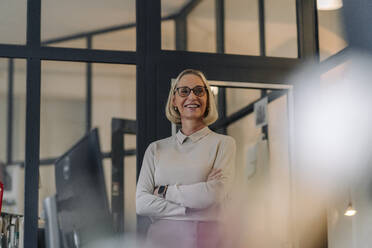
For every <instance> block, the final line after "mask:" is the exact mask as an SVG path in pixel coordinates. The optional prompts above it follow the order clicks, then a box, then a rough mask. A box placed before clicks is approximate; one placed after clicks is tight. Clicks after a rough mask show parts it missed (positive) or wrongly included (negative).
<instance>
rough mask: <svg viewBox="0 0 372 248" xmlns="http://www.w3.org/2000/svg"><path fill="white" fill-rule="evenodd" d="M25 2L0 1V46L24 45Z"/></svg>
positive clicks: (22, 0)
mask: <svg viewBox="0 0 372 248" xmlns="http://www.w3.org/2000/svg"><path fill="white" fill-rule="evenodd" d="M26 2H27V1H26V0H17V1H14V0H2V1H0V34H1V36H0V44H21V45H23V44H26V23H27V21H26V13H27V4H26Z"/></svg>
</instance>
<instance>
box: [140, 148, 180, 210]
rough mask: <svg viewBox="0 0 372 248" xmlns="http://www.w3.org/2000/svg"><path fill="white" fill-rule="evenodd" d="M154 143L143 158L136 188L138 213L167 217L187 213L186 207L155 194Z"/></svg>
mask: <svg viewBox="0 0 372 248" xmlns="http://www.w3.org/2000/svg"><path fill="white" fill-rule="evenodd" d="M154 147H155V145H154V143H152V144H150V145H149V147H148V148H147V150H146V152H145V156H144V158H143V162H142V167H141V172H140V175H139V178H138V183H137V190H136V212H137V214H138V215H144V216H151V217H167V216H175V215H185V210H186V209H185V207H182V206H180V205H179V204H176V203H172V202H169V201H167V200H165V199H163V198H161V197H158V196H155V195H154V193H153V192H154V188H155V183H154V173H155V164H154Z"/></svg>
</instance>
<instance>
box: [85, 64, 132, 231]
mask: <svg viewBox="0 0 372 248" xmlns="http://www.w3.org/2000/svg"><path fill="white" fill-rule="evenodd" d="M92 99H93V103H92V106H93V110H92V115H93V120H92V126H93V127H98V128H99V133H100V142H101V149H102V151H103V152H110V151H112V147H111V131H112V130H111V121H112V118H119V119H129V120H135V119H136V67H135V66H133V65H112V64H93V96H92ZM124 146H125V149H126V150H127V149H135V148H136V136H135V135H124ZM124 164H125V166H124V175H123V176H124V183H125V185H124V190H125V192H124V195H125V202H124V203H125V206H124V207H125V211H124V213H125V216H124V220H125V223H124V224H125V230H126V231H127V232H135V231H136V211H135V210H136V209H135V204H134V203H135V189H136V156H135V155H131V156H126V157H125V160H124ZM104 170H105V181H106V185H107V192H108V196H109V198H110V195H111V159H105V160H104Z"/></svg>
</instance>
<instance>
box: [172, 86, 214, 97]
mask: <svg viewBox="0 0 372 248" xmlns="http://www.w3.org/2000/svg"><path fill="white" fill-rule="evenodd" d="M206 90H207V87H205V86H196V87H194V88H192V89H190V88H189V87H187V86H183V87H177V88H176V89H175V91H174V93H176V91H177V92H178V95H179V96H180V97H187V96H188V95H190V93H191V91H192V92H194V95H195V96H197V97H202V96H204V95H205V92H206Z"/></svg>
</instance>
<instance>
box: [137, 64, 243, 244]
mask: <svg viewBox="0 0 372 248" xmlns="http://www.w3.org/2000/svg"><path fill="white" fill-rule="evenodd" d="M166 115H167V118H168V119H169V120H170V121H171V122H173V123H175V124H180V125H181V129H180V130H179V131H178V133H177V134H175V135H173V136H171V137H168V138H165V139H162V140H158V141H155V142H153V143H151V144H150V145H149V146H148V148H147V150H146V152H145V156H144V158H143V164H142V169H141V172H140V176H139V179H138V184H137V192H136V210H137V213H138V214H139V215H145V216H149V217H150V218H151V220H152V222H153V223H152V224H151V226H150V228H149V231H148V233H147V239H146V242H147V243H146V245H147V246H148V247H165V248H166V247H176V246H177V247H188V248H191V247H198V248H201V247H217V245H219V244H221V243H222V242H223V240H222V238H221V232H220V231H221V223H220V220H221V216H222V212H223V210H224V209H223V207H222V206H223V205H224V204H223V203H224V202H225V200H226V198H227V197H228V195H229V193H230V191H231V185H232V181H233V177H234V169H235V150H236V145H235V140H234V139H233V138H232V137H230V136H227V135H221V134H217V133H215V132H213V131H211V130H210V129H209V128H208V125H210V124H212V123H214V122H215V121H216V120H217V116H218V114H217V109H216V105H215V102H214V98H213V94H212V91H211V88H210V86H209V84H208V82H207V80H206V78H205V76H204V74H203V73H202V72H200V71H197V70H192V69H188V70H184V71H183V72H181V73H180V74H179V75H178V77H177V79H176V81H175V82H174V83H173V84H172V87H171V89H170V91H169V97H168V102H167V106H166Z"/></svg>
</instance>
